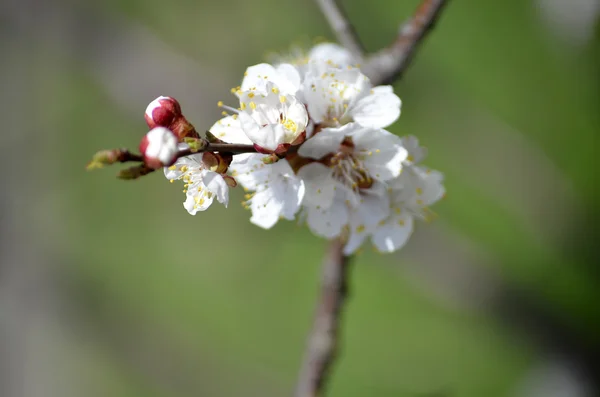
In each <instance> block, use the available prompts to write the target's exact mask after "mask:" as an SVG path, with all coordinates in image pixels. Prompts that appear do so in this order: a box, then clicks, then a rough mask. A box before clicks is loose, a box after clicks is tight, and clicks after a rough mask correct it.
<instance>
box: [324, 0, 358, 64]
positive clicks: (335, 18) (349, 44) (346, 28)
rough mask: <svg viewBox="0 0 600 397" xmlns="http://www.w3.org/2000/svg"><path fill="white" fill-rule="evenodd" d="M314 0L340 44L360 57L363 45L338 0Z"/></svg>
mask: <svg viewBox="0 0 600 397" xmlns="http://www.w3.org/2000/svg"><path fill="white" fill-rule="evenodd" d="M316 2H317V5H318V6H319V8H320V9H321V12H322V13H323V15H325V18H326V19H327V22H328V23H329V26H331V29H332V30H333V33H334V34H335V36H336V38H337V40H338V41H339V42H340V44H341V45H342V46H344V47H346V49H348V50H350V52H352V53H353V54H354V56H355V57H356V58H357V59H362V58H363V57H364V52H365V49H364V46H363V45H362V43H361V42H360V39H359V38H358V34H357V33H356V30H355V29H354V26H353V25H352V24H351V23H350V21H349V20H348V17H347V16H346V13H345V12H344V10H343V9H342V7H340V5H339V4H338V1H336V0H316Z"/></svg>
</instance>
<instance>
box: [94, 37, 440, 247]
mask: <svg viewBox="0 0 600 397" xmlns="http://www.w3.org/2000/svg"><path fill="white" fill-rule="evenodd" d="M355 63H356V62H355V59H354V57H353V55H352V54H350V52H349V51H348V50H346V49H344V48H342V47H340V46H338V45H335V44H331V43H324V44H320V45H317V46H315V47H314V48H313V49H312V50H311V51H310V52H309V53H308V55H307V56H306V57H304V58H300V59H294V60H287V62H285V63H279V64H275V65H270V64H259V65H255V66H251V67H249V68H248V69H247V70H246V72H245V73H244V78H243V79H242V82H241V85H240V86H238V87H236V88H233V89H232V93H233V94H234V96H235V98H236V100H235V102H236V103H235V105H234V106H227V105H225V104H223V103H222V102H219V103H218V105H219V106H220V107H222V108H223V109H224V113H225V114H226V116H225V117H224V118H222V119H221V120H218V121H217V122H216V123H215V124H214V125H213V126H212V127H211V128H210V129H209V132H208V133H207V134H206V137H200V135H199V134H198V132H197V131H196V129H195V128H194V127H193V125H192V124H191V123H190V122H189V121H187V119H186V118H185V117H184V115H183V114H182V111H181V107H180V105H179V103H178V102H177V101H176V100H175V99H174V98H171V97H164V96H161V97H158V98H157V99H155V100H154V101H152V102H151V103H150V104H149V105H148V107H147V109H146V112H145V119H146V122H147V124H148V126H149V127H150V128H151V130H150V132H148V134H147V135H146V136H145V137H144V138H143V139H142V141H141V143H140V152H141V155H140V156H136V155H132V154H130V153H129V152H128V151H119V150H117V151H103V152H100V153H99V154H97V155H96V156H95V158H94V160H93V161H92V163H91V166H92V167H95V166H99V165H102V164H110V163H113V162H117V161H121V162H123V161H140V162H141V163H142V164H140V165H138V166H137V167H132V168H130V169H128V170H124V171H122V172H121V173H120V176H121V177H122V178H125V179H135V178H136V177H139V176H142V175H145V174H147V173H150V172H152V170H155V169H158V168H162V167H164V173H165V176H166V178H167V179H168V180H169V181H171V182H174V181H175V180H182V181H183V182H184V188H185V190H184V192H185V194H186V199H185V202H184V208H185V209H186V210H187V211H188V212H189V213H190V214H192V215H195V214H196V213H198V212H201V211H205V210H206V209H208V208H209V207H210V205H211V204H212V203H213V202H214V200H215V198H216V200H217V201H218V202H219V203H221V204H223V205H225V206H227V205H228V203H229V189H230V188H234V187H236V186H237V185H238V184H240V185H242V187H243V188H244V189H245V190H246V191H247V192H248V193H247V194H246V201H245V202H244V206H245V207H246V208H248V209H249V210H250V211H251V213H252V215H251V217H250V221H251V222H252V223H254V224H256V225H257V226H260V227H262V228H265V229H270V228H272V227H273V226H274V225H275V224H276V223H277V222H278V221H279V220H280V219H288V220H294V219H298V220H299V221H301V222H304V223H306V224H307V226H308V227H309V229H310V230H311V231H312V232H313V233H314V234H316V235H318V236H321V237H324V238H327V239H333V238H336V237H341V238H342V239H343V240H344V241H345V246H344V254H346V255H349V254H351V253H353V252H355V251H356V250H357V249H358V248H359V247H360V246H361V245H362V244H363V243H364V242H365V240H367V239H370V240H371V242H372V244H373V245H374V246H375V248H376V249H377V250H378V251H381V252H393V251H395V250H398V249H399V248H401V247H402V246H403V245H404V244H405V243H406V241H407V240H408V238H409V236H410V235H411V233H412V231H413V228H414V221H415V220H418V219H422V220H428V219H431V218H432V216H433V214H434V213H433V212H432V211H431V210H430V206H431V205H433V204H434V203H435V202H436V201H438V200H439V199H441V198H442V197H443V195H444V187H443V184H442V182H443V177H442V174H441V173H440V172H438V171H435V170H432V169H429V168H428V167H426V166H424V165H422V161H423V159H424V158H425V155H426V150H425V148H423V147H421V146H420V145H419V142H418V140H417V138H415V137H412V136H407V137H402V138H400V137H397V136H396V135H394V134H392V133H390V132H389V131H387V130H385V129H384V128H386V127H388V126H390V125H391V124H392V123H394V122H395V121H396V120H397V119H398V118H399V116H400V113H401V103H402V102H401V100H400V98H399V97H398V96H397V95H396V94H395V93H394V92H393V88H392V86H373V85H372V84H371V82H370V80H369V78H367V76H365V75H364V74H363V73H362V72H361V70H360V69H359V68H358V67H357V66H356V65H355Z"/></svg>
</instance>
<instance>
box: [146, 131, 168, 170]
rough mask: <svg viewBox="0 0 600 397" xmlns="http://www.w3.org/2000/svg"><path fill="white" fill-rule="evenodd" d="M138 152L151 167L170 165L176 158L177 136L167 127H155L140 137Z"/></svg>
mask: <svg viewBox="0 0 600 397" xmlns="http://www.w3.org/2000/svg"><path fill="white" fill-rule="evenodd" d="M140 152H141V153H142V156H144V163H146V165H148V167H150V168H152V169H157V168H161V167H167V166H170V165H171V164H173V163H174V162H175V160H176V159H177V137H176V136H175V134H173V132H172V131H171V130H169V129H167V128H164V127H156V128H154V129H152V130H151V131H150V132H148V133H147V134H146V135H145V136H144V138H142V141H141V142H140Z"/></svg>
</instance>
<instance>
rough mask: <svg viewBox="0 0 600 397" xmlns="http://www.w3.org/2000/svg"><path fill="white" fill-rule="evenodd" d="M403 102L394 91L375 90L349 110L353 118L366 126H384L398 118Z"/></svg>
mask: <svg viewBox="0 0 600 397" xmlns="http://www.w3.org/2000/svg"><path fill="white" fill-rule="evenodd" d="M401 105H402V102H401V101H400V98H398V96H397V95H396V94H394V93H391V92H383V90H377V91H375V90H374V91H373V93H372V94H371V95H367V96H365V97H363V98H361V99H360V100H359V101H358V102H357V103H356V104H354V106H353V107H352V108H351V109H350V110H349V112H350V114H351V116H352V119H353V120H354V121H356V122H357V123H360V124H362V125H364V126H365V127H374V128H384V127H387V126H388V125H390V124H392V123H393V122H394V121H396V120H398V117H400V107H401Z"/></svg>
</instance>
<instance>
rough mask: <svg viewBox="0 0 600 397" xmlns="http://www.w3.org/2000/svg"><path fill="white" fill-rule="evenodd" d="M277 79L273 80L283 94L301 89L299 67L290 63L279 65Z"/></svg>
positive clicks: (292, 93) (293, 92)
mask: <svg viewBox="0 0 600 397" xmlns="http://www.w3.org/2000/svg"><path fill="white" fill-rule="evenodd" d="M276 70H277V74H278V78H277V80H272V81H273V82H274V83H275V84H276V85H277V86H278V87H279V90H280V91H281V93H282V94H284V95H287V94H291V95H294V94H295V93H296V92H297V91H298V90H299V89H300V73H298V69H296V67H294V66H293V65H290V64H288V63H282V64H280V65H277V68H276Z"/></svg>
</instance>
